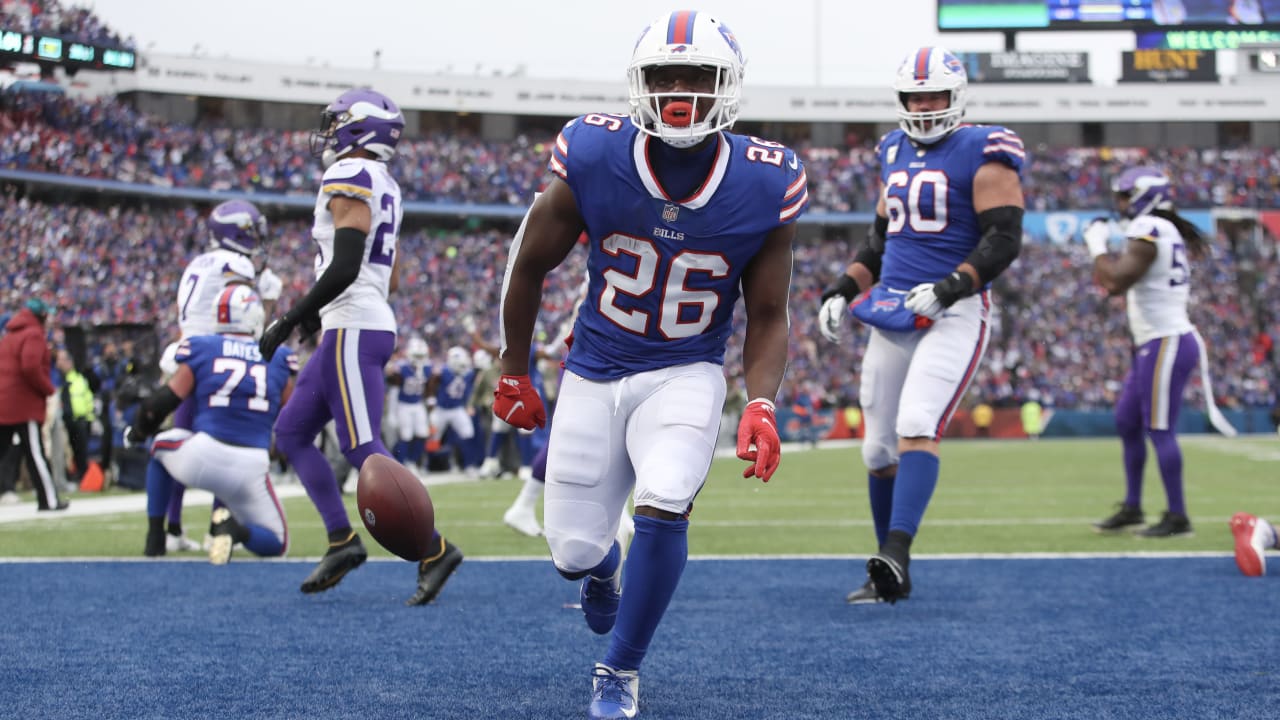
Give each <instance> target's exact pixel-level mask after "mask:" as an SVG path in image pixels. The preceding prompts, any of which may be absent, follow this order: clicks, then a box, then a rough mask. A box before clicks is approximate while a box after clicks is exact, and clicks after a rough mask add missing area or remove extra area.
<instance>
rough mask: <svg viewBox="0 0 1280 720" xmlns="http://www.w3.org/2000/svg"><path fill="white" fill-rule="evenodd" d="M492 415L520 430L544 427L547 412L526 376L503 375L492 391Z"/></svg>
mask: <svg viewBox="0 0 1280 720" xmlns="http://www.w3.org/2000/svg"><path fill="white" fill-rule="evenodd" d="M493 414H494V415H497V416H498V419H499V420H503V421H505V422H506V423H507V424H508V425H514V426H516V427H518V428H520V429H521V430H532V429H533V428H534V427H535V426H536V427H546V425H547V411H546V409H545V408H544V407H542V398H540V397H538V392H537V391H536V390H534V389H533V385H532V384H531V383H530V382H529V376H528V375H503V376H502V377H500V378H498V387H496V388H495V389H494V391H493Z"/></svg>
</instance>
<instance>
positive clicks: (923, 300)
mask: <svg viewBox="0 0 1280 720" xmlns="http://www.w3.org/2000/svg"><path fill="white" fill-rule="evenodd" d="M933 286H934V283H920V284H919V285H917V286H915V287H913V288H911V290H910V291H908V292H907V299H906V300H905V301H903V303H902V304H903V306H905V307H906V308H907V309H908V310H910V311H911V312H913V313H915V314H917V315H919V316H920V317H927V318H929V319H930V320H937V319H938V318H940V317H942V311H944V310H946V309H947V308H946V307H945V306H944V305H943V304H942V301H941V300H939V299H938V295H937V293H935V292H934V291H933Z"/></svg>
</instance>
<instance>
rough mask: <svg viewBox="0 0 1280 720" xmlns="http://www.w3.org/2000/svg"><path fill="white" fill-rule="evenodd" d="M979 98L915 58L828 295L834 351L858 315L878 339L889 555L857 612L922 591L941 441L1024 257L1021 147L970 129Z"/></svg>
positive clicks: (878, 519)
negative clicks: (918, 564) (914, 551)
mask: <svg viewBox="0 0 1280 720" xmlns="http://www.w3.org/2000/svg"><path fill="white" fill-rule="evenodd" d="M967 86H968V80H967V78H966V77H965V71H964V66H963V65H961V63H960V61H959V60H958V59H957V58H956V56H955V55H953V54H951V53H949V52H947V51H946V50H944V49H943V48H940V47H922V48H919V49H918V50H915V51H913V52H912V53H911V54H909V55H908V56H907V57H906V59H905V60H903V62H902V65H901V66H900V67H899V69H898V74H897V77H896V78H895V80H894V83H893V90H894V93H895V94H896V96H897V97H896V100H897V106H898V125H899V129H897V130H894V131H892V132H890V133H888V134H886V135H885V136H884V137H883V138H881V139H880V143H879V145H878V146H877V147H876V153H877V155H878V156H879V159H880V181H881V185H882V189H881V193H880V199H879V201H878V202H877V203H876V217H875V222H874V225H873V227H872V230H871V232H870V233H869V234H868V238H867V242H866V243H865V244H863V245H862V247H861V248H860V249H859V250H858V251H857V253H856V254H855V256H854V258H853V262H851V263H850V264H849V265H848V267H847V268H846V269H845V271H844V273H842V274H841V275H840V277H839V278H837V279H836V281H835V282H834V283H833V284H832V285H831V286H830V287H829V288H828V289H827V290H826V291H825V292H824V293H823V295H822V307H821V310H820V311H819V317H818V319H819V323H818V325H819V329H820V331H821V332H822V334H823V335H824V336H825V337H827V339H829V340H831V341H833V342H834V341H838V340H839V332H840V325H841V322H842V320H843V318H844V315H845V313H846V310H852V311H853V315H854V316H855V317H857V318H858V319H860V320H861V321H862V322H863V323H865V324H867V325H869V326H870V327H871V337H870V340H869V341H868V343H867V349H866V353H865V355H864V357H863V364H862V382H861V387H860V390H859V400H860V404H861V406H862V411H863V417H864V419H865V428H866V435H865V439H864V441H863V443H862V461H863V463H864V464H865V465H866V468H867V472H868V476H867V482H868V492H869V495H870V500H871V516H872V519H873V521H874V525H875V533H876V540H877V541H878V543H879V552H877V553H876V554H875V555H873V556H872V557H871V558H870V559H869V560H868V561H867V575H868V578H867V581H866V583H865V584H863V585H862V587H860V588H858V589H857V590H855V591H853V592H852V593H850V594H849V595H848V597H847V600H848V601H849V602H850V603H874V602H881V601H888V602H891V603H892V602H896V601H898V600H902V599H905V598H906V597H907V596H908V595H909V594H910V592H911V579H910V576H909V574H908V569H907V568H908V564H909V562H910V558H911V555H910V549H911V542H912V540H913V539H914V538H915V536H916V533H917V531H918V530H919V529H920V521H921V519H922V518H923V517H924V512H925V508H926V507H927V506H928V504H929V499H930V497H931V496H932V495H933V490H934V487H935V486H936V484H937V482H938V472H939V462H938V442H939V440H940V439H941V438H942V436H943V434H944V433H945V432H946V429H947V424H948V423H949V422H950V421H951V416H952V414H954V413H955V411H956V408H957V407H958V406H959V404H960V400H961V398H963V397H964V394H965V391H966V390H967V389H968V387H969V383H970V382H971V381H972V380H973V376H974V373H975V372H976V370H977V367H978V364H979V363H981V362H982V356H983V354H984V353H985V352H986V349H987V342H988V340H989V338H990V335H991V293H990V291H989V287H990V284H991V281H992V280H994V279H995V278H996V277H997V276H999V275H1000V273H1002V272H1004V271H1005V269H1006V268H1008V267H1009V265H1011V264H1012V263H1013V261H1014V259H1015V258H1017V256H1018V253H1019V252H1020V251H1021V248H1022V213H1023V199H1022V183H1021V179H1020V173H1021V170H1022V166H1023V162H1024V160H1025V158H1026V153H1025V151H1024V150H1023V147H1022V141H1021V140H1020V139H1018V136H1017V135H1016V134H1015V133H1014V132H1013V131H1011V130H1008V129H1006V128H1003V127H1000V126H997V125H969V124H962V123H961V122H960V119H961V117H962V116H963V115H964V109H965V91H966V89H967ZM855 298H856V299H855ZM851 302H852V303H853V304H852V306H850V303H851Z"/></svg>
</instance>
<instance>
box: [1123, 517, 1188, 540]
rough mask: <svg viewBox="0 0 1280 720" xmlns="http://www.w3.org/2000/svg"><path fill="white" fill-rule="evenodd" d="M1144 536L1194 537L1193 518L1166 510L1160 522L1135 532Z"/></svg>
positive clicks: (1139, 535)
mask: <svg viewBox="0 0 1280 720" xmlns="http://www.w3.org/2000/svg"><path fill="white" fill-rule="evenodd" d="M1134 535H1137V536H1138V537H1143V538H1168V537H1192V536H1193V535H1195V532H1194V531H1192V529H1191V520H1189V519H1187V516H1186V515H1178V514H1177V513H1171V512H1166V513H1164V514H1163V515H1161V516H1160V522H1158V523H1156V524H1155V525H1152V526H1151V527H1148V528H1143V529H1141V530H1139V531H1137V532H1135V533H1134Z"/></svg>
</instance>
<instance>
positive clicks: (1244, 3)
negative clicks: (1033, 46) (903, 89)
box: [938, 0, 1280, 32]
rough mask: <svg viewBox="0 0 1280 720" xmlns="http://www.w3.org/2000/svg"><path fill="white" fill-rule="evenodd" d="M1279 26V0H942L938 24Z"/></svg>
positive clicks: (968, 27) (953, 27)
mask: <svg viewBox="0 0 1280 720" xmlns="http://www.w3.org/2000/svg"><path fill="white" fill-rule="evenodd" d="M1241 27H1248V28H1270V29H1280V0H1123V2H1120V1H1118V0H1038V1H1037V0H938V29H939V30H942V31H944V32H945V31H972V30H1003V31H1011V30H1055V31H1056V30H1154V29H1160V28H1179V29H1186V30H1192V29H1194V30H1211V29H1227V28H1241Z"/></svg>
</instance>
